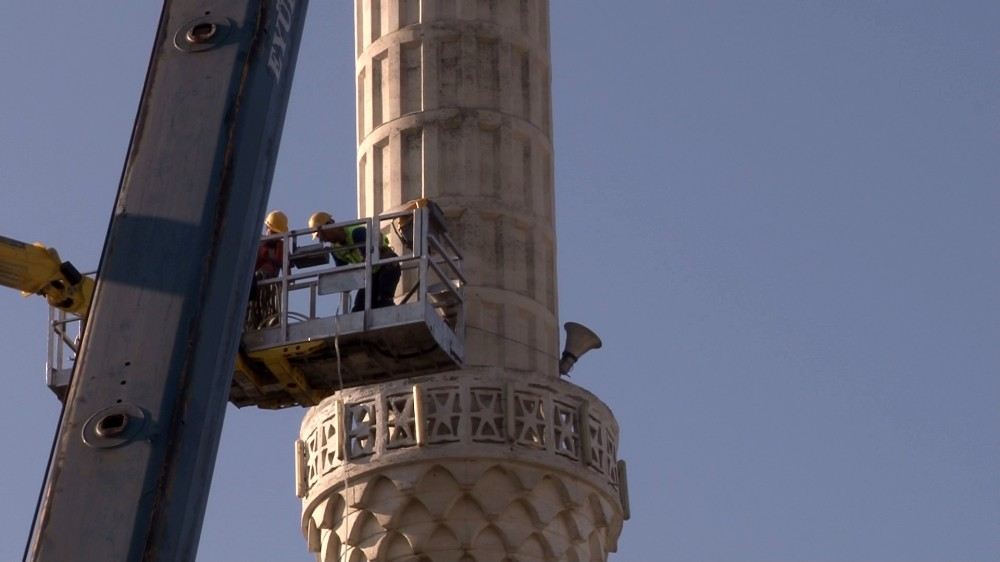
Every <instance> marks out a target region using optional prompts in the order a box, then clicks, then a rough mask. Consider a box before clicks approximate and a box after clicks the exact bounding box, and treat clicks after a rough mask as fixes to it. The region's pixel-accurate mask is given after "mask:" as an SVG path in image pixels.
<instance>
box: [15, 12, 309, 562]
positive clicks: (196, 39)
mask: <svg viewBox="0 0 1000 562" xmlns="http://www.w3.org/2000/svg"><path fill="white" fill-rule="evenodd" d="M307 2H308V0H219V1H214V2H205V1H197V0H167V1H166V2H165V4H164V7H163V12H162V14H161V18H160V23H159V27H158V30H157V32H156V39H155V44H154V47H153V52H152V56H151V60H150V65H149V69H148V71H147V75H146V81H145V86H144V90H143V94H142V99H141V102H140V107H139V112H138V115H137V117H136V122H135V128H134V130H133V133H132V139H131V144H130V147H129V151H128V155H127V159H126V163H125V167H124V170H123V173H122V180H121V184H120V187H119V191H118V199H117V203H116V205H115V210H114V214H113V217H112V220H111V224H110V227H109V230H108V236H107V240H106V241H105V245H104V252H103V255H102V258H101V268H100V275H99V277H100V281H99V283H98V286H97V291H96V296H95V299H94V303H93V308H92V309H91V313H90V317H89V323H88V327H87V330H86V332H85V334H84V339H83V344H82V349H81V352H80V354H79V358H78V360H77V363H76V372H75V373H74V376H73V381H72V383H71V386H70V390H69V394H68V396H67V401H66V407H65V409H64V411H63V416H62V419H61V420H60V425H59V430H58V436H57V439H56V443H55V446H54V449H53V454H52V458H51V460H50V464H49V471H48V475H47V478H46V482H45V485H44V488H43V492H42V497H41V499H40V503H39V508H38V512H37V516H36V521H35V524H34V527H33V529H32V535H31V539H30V543H29V545H28V550H27V552H26V559H28V560H33V561H44V562H57V561H58V562H65V561H67V560H94V561H97V560H101V561H105V560H107V561H112V560H114V561H124V560H148V561H168V560H170V561H180V560H194V558H195V554H196V552H197V545H198V538H199V535H200V532H201V525H202V520H203V516H204V510H205V504H206V500H207V497H208V490H209V485H210V483H211V478H212V470H213V467H214V464H215V457H216V452H217V449H218V443H219V435H220V433H221V430H222V422H223V417H224V414H225V409H226V401H227V398H228V396H229V385H230V378H231V376H232V372H233V363H234V358H235V352H236V349H237V345H238V338H239V336H240V331H241V327H242V323H243V316H244V313H245V307H246V302H247V297H248V292H249V279H250V273H251V269H252V267H253V261H254V257H255V253H256V246H257V243H258V235H259V229H260V225H261V222H262V220H263V216H264V211H265V205H266V204H267V197H268V193H269V191H270V184H271V178H272V175H273V172H274V164H275V158H276V157H277V152H278V144H279V140H280V137H281V129H282V125H283V122H284V116H285V108H286V105H287V101H288V94H289V89H290V86H291V82H292V75H293V73H294V68H295V59H296V55H297V51H298V45H299V39H300V37H301V34H302V27H303V21H304V17H305V12H306V6H307Z"/></svg>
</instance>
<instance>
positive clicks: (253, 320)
mask: <svg viewBox="0 0 1000 562" xmlns="http://www.w3.org/2000/svg"><path fill="white" fill-rule="evenodd" d="M286 232H288V216H287V215H285V213H283V212H281V211H271V212H270V213H268V214H267V217H265V218H264V234H263V239H262V240H261V241H260V245H258V246H257V262H256V263H255V265H254V275H253V284H252V285H251V287H250V306H249V308H248V310H247V329H258V328H263V327H265V326H267V325H268V323H269V322H271V321H273V320H274V319H276V318H277V315H278V312H279V311H280V310H281V302H280V301H281V294H280V292H279V291H278V288H279V287H278V284H277V283H268V284H264V285H261V284H260V281H264V280H267V279H274V278H275V277H277V276H278V273H280V272H281V271H282V265H284V264H283V262H284V256H283V254H284V243H283V242H282V239H281V238H271V239H269V238H270V237H272V236H275V235H277V234H284V233H286Z"/></svg>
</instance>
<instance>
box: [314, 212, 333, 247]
mask: <svg viewBox="0 0 1000 562" xmlns="http://www.w3.org/2000/svg"><path fill="white" fill-rule="evenodd" d="M332 222H333V217H332V216H331V215H330V213H328V212H326V211H316V212H315V213H313V214H312V215H310V216H309V228H319V227H321V226H323V225H324V224H330V223H332ZM317 238H319V232H313V240H315V239H317Z"/></svg>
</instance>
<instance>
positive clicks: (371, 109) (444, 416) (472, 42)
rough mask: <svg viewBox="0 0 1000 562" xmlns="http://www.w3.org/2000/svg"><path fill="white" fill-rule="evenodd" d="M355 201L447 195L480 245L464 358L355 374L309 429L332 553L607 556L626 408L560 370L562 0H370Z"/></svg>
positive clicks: (364, 21) (464, 242)
mask: <svg viewBox="0 0 1000 562" xmlns="http://www.w3.org/2000/svg"><path fill="white" fill-rule="evenodd" d="M355 37H356V41H355V49H356V52H355V55H356V58H357V64H356V80H357V98H358V109H357V110H358V115H357V141H358V211H359V216H373V215H376V214H378V213H380V212H382V211H383V210H385V209H388V208H391V207H393V206H396V205H398V204H399V203H401V202H404V201H408V200H410V199H414V198H417V197H428V198H431V199H433V200H434V201H436V202H437V203H438V204H439V205H440V206H441V207H442V208H443V209H444V211H445V214H446V216H447V217H448V226H449V230H450V232H451V233H452V236H453V237H454V238H455V239H456V241H457V243H458V245H459V247H460V248H461V250H462V252H463V254H464V256H465V262H464V270H465V274H466V277H467V278H468V285H467V286H466V287H465V297H466V306H465V310H466V332H465V360H466V361H465V368H464V369H463V370H460V371H451V372H447V373H440V374H436V375H428V376H423V377H417V378H411V379H405V380H401V381H395V382H389V383H383V384H377V385H370V386H364V387H356V388H351V389H348V390H345V391H344V392H340V393H337V394H335V395H333V396H331V397H329V398H327V399H326V400H324V401H323V402H322V403H321V404H320V405H319V406H316V407H314V408H312V409H310V410H309V412H308V413H307V414H306V416H305V419H304V420H303V422H302V430H301V435H300V440H299V443H298V446H297V451H299V453H298V455H299V458H298V461H299V462H298V466H299V469H298V470H299V474H298V481H299V488H300V490H299V492H300V494H299V495H300V497H302V501H303V516H302V520H303V530H304V532H305V534H306V538H307V541H308V544H309V548H310V549H311V550H312V551H314V552H316V553H317V560H320V561H324V562H325V561H334V560H345V561H347V562H360V561H375V560H380V561H381V560H386V561H390V560H391V561H397V560H398V561H404V560H405V561H423V562H444V561H449V562H450V561H454V562H471V561H476V562H481V561H496V562H501V561H506V560H517V561H535V560H539V561H541V560H545V561H555V560H559V561H571V560H572V561H592V560H606V559H607V556H608V552H611V551H614V550H616V542H617V539H618V535H619V533H620V531H621V527H622V521H623V518H624V517H625V516H626V513H627V497H626V496H625V494H624V493H623V490H624V488H625V483H624V474H623V472H624V471H623V468H622V467H621V466H620V464H622V463H619V461H618V459H617V454H616V452H617V451H616V449H617V443H618V426H617V423H616V422H615V419H614V416H613V415H612V413H611V411H610V410H609V409H608V408H607V406H605V405H604V404H603V403H602V402H601V401H600V400H599V399H597V397H596V396H594V395H592V394H590V393H589V392H587V391H585V390H583V389H581V388H579V387H577V386H575V385H572V384H570V383H568V382H566V381H564V380H563V379H560V378H559V374H558V369H557V363H558V361H559V349H558V343H559V331H558V326H559V324H558V318H557V290H556V267H555V265H556V259H555V251H556V243H555V224H554V216H555V213H554V201H555V196H554V190H553V183H554V182H553V161H552V158H553V149H552V111H551V107H552V106H551V91H550V83H551V73H550V58H551V57H550V54H549V2H548V0H356V3H355Z"/></svg>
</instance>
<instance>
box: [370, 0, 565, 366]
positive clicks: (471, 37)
mask: <svg viewBox="0 0 1000 562" xmlns="http://www.w3.org/2000/svg"><path fill="white" fill-rule="evenodd" d="M356 17H357V22H356V25H357V28H356V31H355V33H356V48H357V65H356V71H357V94H358V115H357V127H358V131H357V134H358V213H359V216H373V215H375V214H378V213H379V212H381V211H382V210H384V209H386V208H390V207H393V206H395V205H398V204H399V203H401V202H403V201H407V200H410V199H413V198H416V197H429V198H431V199H433V200H435V201H436V202H437V203H438V204H439V205H441V206H442V208H444V210H445V212H446V214H447V215H448V216H449V219H450V220H449V227H450V228H451V230H452V231H453V233H454V235H455V237H456V239H457V241H458V242H459V245H460V247H461V248H462V250H463V252H464V253H465V256H466V257H467V259H466V261H465V264H464V268H465V272H466V275H467V276H468V277H469V285H468V286H467V287H466V289H465V295H466V298H467V299H468V300H467V305H466V326H467V334H466V344H465V350H466V364H467V365H468V366H470V367H475V366H501V367H504V368H507V369H512V370H516V371H526V372H536V373H540V374H544V375H548V376H556V374H557V373H556V367H555V366H556V362H555V361H553V360H552V358H553V357H555V356H556V355H557V354H558V352H559V350H558V343H559V333H558V322H557V318H556V311H557V294H556V277H555V276H556V269H555V251H556V250H555V224H554V212H553V205H554V203H553V202H554V192H553V173H552V137H551V130H552V118H551V107H552V104H551V95H550V87H549V84H550V71H549V60H550V56H549V46H548V29H549V23H548V2H547V1H546V2H543V1H541V0H530V1H524V2H521V1H518V0H492V1H491V0H450V1H449V0H437V1H430V0H424V1H422V2H421V1H419V0H399V1H397V0H391V1H390V0H381V1H379V0H359V1H358V3H357V5H356Z"/></svg>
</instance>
